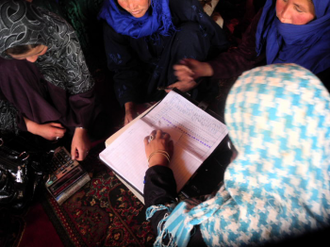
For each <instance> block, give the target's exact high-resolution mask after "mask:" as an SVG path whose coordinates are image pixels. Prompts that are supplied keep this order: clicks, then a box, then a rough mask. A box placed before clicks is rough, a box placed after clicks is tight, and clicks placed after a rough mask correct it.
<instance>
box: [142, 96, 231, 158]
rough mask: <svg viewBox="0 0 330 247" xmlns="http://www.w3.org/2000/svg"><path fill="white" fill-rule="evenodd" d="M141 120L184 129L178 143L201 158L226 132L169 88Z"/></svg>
mask: <svg viewBox="0 0 330 247" xmlns="http://www.w3.org/2000/svg"><path fill="white" fill-rule="evenodd" d="M143 119H144V121H146V122H148V123H149V124H150V125H153V126H157V127H158V128H161V129H163V128H167V129H168V128H171V129H172V128H174V129H176V130H178V131H180V132H182V133H183V136H182V138H181V139H180V144H181V145H182V146H184V148H185V150H187V151H188V152H190V153H192V154H193V155H194V156H196V158H197V159H199V160H200V162H202V161H204V160H205V159H206V158H207V157H208V156H209V155H210V154H211V153H212V152H213V151H214V149H215V148H216V147H217V146H218V145H219V143H220V142H221V141H222V139H223V138H224V137H225V136H226V135H227V133H228V130H227V127H226V126H225V125H224V124H223V123H221V122H220V121H219V120H217V119H215V118H214V117H212V116H211V115H210V114H208V113H206V112H205V111H203V110H202V109H200V108H199V107H197V106H196V105H194V104H193V103H191V102H190V101H189V100H187V99H186V98H184V97H182V96H181V95H179V94H178V93H176V92H174V91H171V92H170V93H168V95H167V96H166V97H165V98H164V99H163V100H162V101H161V102H160V103H159V105H157V107H155V108H154V109H153V110H152V111H151V112H149V113H148V114H147V115H146V116H144V117H143Z"/></svg>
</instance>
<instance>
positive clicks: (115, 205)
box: [43, 144, 154, 246]
mask: <svg viewBox="0 0 330 247" xmlns="http://www.w3.org/2000/svg"><path fill="white" fill-rule="evenodd" d="M103 148H104V146H103V144H102V145H98V146H96V147H95V148H94V149H92V150H91V153H90V155H89V157H88V158H87V159H86V160H85V161H84V162H82V163H81V164H82V165H83V166H84V168H85V169H86V170H87V171H88V172H89V173H90V176H91V181H90V182H89V183H87V184H86V185H85V186H84V187H83V188H82V189H81V190H80V191H78V192H77V193H76V194H75V195H74V196H72V197H71V198H69V199H68V200H67V201H66V202H65V203H63V204H62V205H61V206H59V205H58V204H57V202H56V201H55V200H54V199H53V198H52V197H50V196H49V195H48V194H47V195H46V197H47V200H44V202H43V207H44V209H45V211H46V213H47V214H48V216H49V217H50V219H51V221H52V222H53V224H54V226H55V228H56V230H57V232H58V233H59V235H60V237H61V240H62V241H63V244H64V245H65V246H152V244H153V242H154V235H153V233H152V229H151V226H150V223H149V222H147V221H146V220H145V207H144V205H143V204H142V203H141V202H140V201H139V200H138V199H137V198H136V197H135V196H134V195H133V194H132V193H131V192H130V191H129V190H128V189H127V188H126V187H125V186H124V185H123V184H122V183H121V182H120V181H119V180H118V179H117V178H116V176H115V175H114V174H113V172H112V171H111V170H110V169H109V168H107V166H106V165H104V163H102V161H100V160H99V158H98V154H99V152H100V151H102V150H103Z"/></svg>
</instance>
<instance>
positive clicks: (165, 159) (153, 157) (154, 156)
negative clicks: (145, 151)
mask: <svg viewBox="0 0 330 247" xmlns="http://www.w3.org/2000/svg"><path fill="white" fill-rule="evenodd" d="M170 162H171V160H170V155H169V153H168V152H166V151H164V150H157V151H154V152H152V153H151V154H150V155H149V157H148V163H149V165H148V167H152V166H155V165H162V166H167V165H168V164H169V163H170Z"/></svg>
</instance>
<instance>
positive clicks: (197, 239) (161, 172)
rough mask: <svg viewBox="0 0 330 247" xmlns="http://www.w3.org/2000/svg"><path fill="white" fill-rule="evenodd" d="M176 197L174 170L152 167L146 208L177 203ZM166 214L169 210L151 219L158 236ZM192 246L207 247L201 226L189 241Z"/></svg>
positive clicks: (146, 189)
mask: <svg viewBox="0 0 330 247" xmlns="http://www.w3.org/2000/svg"><path fill="white" fill-rule="evenodd" d="M176 197H177V193H176V182H175V179H174V175H173V172H172V170H171V169H170V168H168V167H166V166H153V167H150V168H149V169H148V170H147V171H146V174H145V185H144V201H145V205H146V207H147V208H148V207H150V206H152V205H157V204H166V203H171V202H175V201H176ZM166 213H167V210H162V211H158V212H156V213H155V214H154V216H153V217H152V218H151V219H150V222H151V226H152V229H153V231H154V233H155V234H157V225H158V222H159V221H160V220H162V219H163V218H164V216H165V214H166ZM192 246H196V247H203V246H206V245H205V242H204V240H203V238H202V234H201V232H200V229H199V226H198V227H196V228H195V232H194V233H193V235H192V236H191V239H190V241H189V244H188V247H192Z"/></svg>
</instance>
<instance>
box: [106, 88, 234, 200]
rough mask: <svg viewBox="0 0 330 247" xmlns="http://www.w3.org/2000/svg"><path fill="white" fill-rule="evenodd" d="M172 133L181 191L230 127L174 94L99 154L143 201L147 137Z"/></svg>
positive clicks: (117, 135) (173, 161)
mask: <svg viewBox="0 0 330 247" xmlns="http://www.w3.org/2000/svg"><path fill="white" fill-rule="evenodd" d="M154 129H161V130H162V131H165V132H167V133H168V134H170V136H171V139H172V140H173V142H174V153H173V157H172V158H171V163H170V165H169V167H170V168H171V169H172V170H173V173H174V177H175V180H176V183H177V190H178V192H179V191H180V190H181V189H182V188H183V186H184V185H185V184H186V183H187V182H188V180H189V179H190V178H191V177H192V176H193V175H194V173H195V172H196V170H197V169H198V168H199V167H200V165H201V164H202V163H203V161H204V160H205V159H206V158H207V157H208V156H209V155H210V154H211V153H212V152H213V151H214V149H215V148H216V147H217V146H218V145H219V143H220V142H221V141H222V140H223V138H224V137H225V136H226V135H227V133H228V131H227V127H226V126H225V125H224V124H223V123H222V122H220V121H219V120H218V119H216V118H214V117H213V116H211V115H210V114H208V113H207V112H205V111H204V110H202V109H201V108H199V107H198V106H196V105H195V104H194V103H192V102H191V101H190V100H188V99H187V98H186V97H183V96H182V95H181V94H179V93H177V92H175V91H171V92H170V93H168V94H167V95H166V97H165V98H164V99H163V100H162V101H160V102H159V103H158V104H157V105H155V106H153V107H152V109H149V110H148V111H147V112H146V113H144V114H141V116H140V117H139V118H137V119H135V120H134V121H133V122H131V123H130V124H129V125H126V126H125V127H124V128H122V129H121V130H119V131H118V132H117V133H115V134H114V135H113V136H111V137H110V138H108V139H107V140H106V143H105V144H106V148H105V149H104V150H103V151H102V152H101V153H100V158H101V160H102V161H103V162H104V163H105V164H107V165H108V166H109V167H110V168H111V169H112V170H113V171H114V172H115V173H116V175H118V177H119V178H120V179H121V181H123V182H124V183H125V184H126V185H127V186H128V187H129V189H131V190H132V192H133V193H134V194H135V195H136V196H137V197H138V198H139V199H140V200H141V201H142V202H143V188H144V175H145V172H146V170H147V169H148V161H147V157H146V154H145V148H144V142H143V140H144V138H145V137H146V136H148V135H150V133H151V132H152V131H153V130H154Z"/></svg>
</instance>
